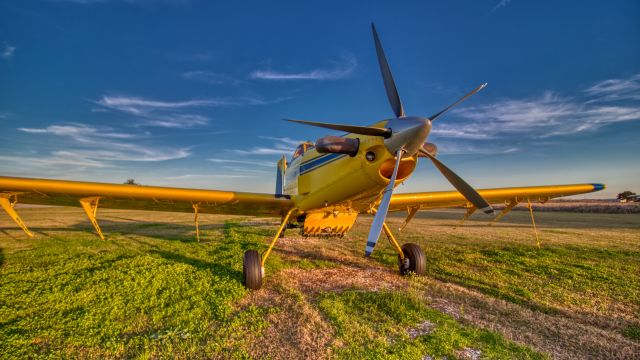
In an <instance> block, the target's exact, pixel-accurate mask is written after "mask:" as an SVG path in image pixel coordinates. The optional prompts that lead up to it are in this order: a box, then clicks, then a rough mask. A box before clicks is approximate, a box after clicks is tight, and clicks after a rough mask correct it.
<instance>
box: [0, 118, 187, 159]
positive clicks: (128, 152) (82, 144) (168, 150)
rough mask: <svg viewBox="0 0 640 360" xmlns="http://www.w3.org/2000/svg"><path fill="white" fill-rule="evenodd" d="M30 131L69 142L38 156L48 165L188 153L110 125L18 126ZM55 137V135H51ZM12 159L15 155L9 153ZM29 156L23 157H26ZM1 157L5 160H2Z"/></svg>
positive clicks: (182, 149) (176, 157)
mask: <svg viewBox="0 0 640 360" xmlns="http://www.w3.org/2000/svg"><path fill="white" fill-rule="evenodd" d="M18 130H19V131H22V132H26V133H30V134H42V135H49V136H51V135H53V136H57V137H64V138H67V139H70V140H71V141H68V140H65V141H61V143H60V147H62V146H64V148H65V150H54V151H52V152H51V153H50V154H48V155H45V156H43V157H42V159H44V161H46V163H48V164H50V165H49V166H56V164H61V163H65V164H68V165H72V164H78V165H79V166H80V165H82V164H84V165H82V166H85V167H106V166H112V165H113V162H118V161H133V162H140V161H143V162H149V161H150V162H156V161H165V160H173V159H181V158H184V157H187V156H189V155H190V151H189V149H187V148H172V147H162V146H147V145H144V144H143V141H142V140H143V138H142V137H141V136H136V135H132V134H129V133H118V132H114V131H113V129H111V128H106V127H105V128H95V127H91V126H87V125H83V124H66V125H51V126H48V127H46V128H18ZM54 140H55V138H54ZM12 158H18V157H15V156H13V157H12ZM30 159H31V157H27V158H25V160H30ZM5 160H8V158H7V159H5Z"/></svg>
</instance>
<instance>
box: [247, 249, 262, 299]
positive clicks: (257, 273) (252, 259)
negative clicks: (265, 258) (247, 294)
mask: <svg viewBox="0 0 640 360" xmlns="http://www.w3.org/2000/svg"><path fill="white" fill-rule="evenodd" d="M261 262H262V259H261V258H260V254H258V252H257V251H255V250H247V251H245V253H244V257H243V258H242V273H243V275H244V282H243V283H244V286H245V287H246V288H247V289H250V290H258V289H260V288H261V287H262V264H261Z"/></svg>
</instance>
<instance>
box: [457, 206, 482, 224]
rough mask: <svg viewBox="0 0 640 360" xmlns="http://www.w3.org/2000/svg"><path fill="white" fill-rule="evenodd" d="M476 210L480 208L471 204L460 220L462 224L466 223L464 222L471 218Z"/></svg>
mask: <svg viewBox="0 0 640 360" xmlns="http://www.w3.org/2000/svg"><path fill="white" fill-rule="evenodd" d="M476 210H478V208H477V207H475V205H471V206H470V207H468V208H467V212H466V213H465V214H464V216H463V217H462V220H460V225H462V224H464V222H465V221H467V219H469V217H470V216H471V215H473V213H474V212H476Z"/></svg>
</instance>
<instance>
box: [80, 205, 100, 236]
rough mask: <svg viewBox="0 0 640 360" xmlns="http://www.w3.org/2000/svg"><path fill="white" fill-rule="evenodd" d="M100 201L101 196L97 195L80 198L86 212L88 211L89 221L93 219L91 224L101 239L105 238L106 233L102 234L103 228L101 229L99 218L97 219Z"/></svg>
mask: <svg viewBox="0 0 640 360" xmlns="http://www.w3.org/2000/svg"><path fill="white" fill-rule="evenodd" d="M98 201H100V198H99V197H97V196H94V197H86V198H82V199H80V205H82V208H83V209H84V212H85V213H87V216H88V217H89V221H91V224H92V225H93V228H94V229H95V230H96V233H97V234H98V236H99V237H100V239H102V240H104V235H102V230H100V225H98V220H96V214H97V213H98Z"/></svg>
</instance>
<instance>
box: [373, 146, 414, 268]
mask: <svg viewBox="0 0 640 360" xmlns="http://www.w3.org/2000/svg"><path fill="white" fill-rule="evenodd" d="M402 155H404V150H402V149H400V150H398V152H397V153H396V164H395V166H394V167H393V174H392V175H391V180H390V181H389V185H387V187H386V188H385V189H384V192H383V194H382V201H380V205H378V210H377V211H376V216H375V217H374V218H373V223H372V224H371V229H370V230H369V237H368V238H367V247H366V248H365V252H364V255H365V256H367V257H368V256H371V253H372V252H373V248H374V247H375V246H376V244H377V243H378V238H380V232H381V231H382V224H384V220H385V218H386V217H387V211H388V210H389V203H390V201H391V195H393V188H394V187H395V185H396V176H397V175H398V167H399V166H400V160H402Z"/></svg>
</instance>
